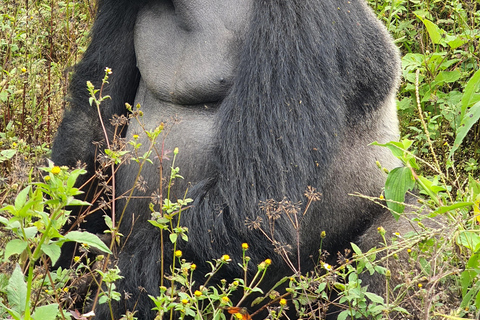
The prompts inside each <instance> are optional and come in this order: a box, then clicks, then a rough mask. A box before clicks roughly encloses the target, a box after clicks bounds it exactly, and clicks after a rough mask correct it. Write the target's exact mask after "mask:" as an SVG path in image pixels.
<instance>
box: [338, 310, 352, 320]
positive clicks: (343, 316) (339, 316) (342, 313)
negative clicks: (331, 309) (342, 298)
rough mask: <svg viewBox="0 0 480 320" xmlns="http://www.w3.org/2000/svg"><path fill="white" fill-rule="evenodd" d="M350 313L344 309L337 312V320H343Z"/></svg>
mask: <svg viewBox="0 0 480 320" xmlns="http://www.w3.org/2000/svg"><path fill="white" fill-rule="evenodd" d="M349 315H350V311H348V310H344V311H342V312H340V313H339V314H338V317H337V320H345V319H347V317H348V316H349Z"/></svg>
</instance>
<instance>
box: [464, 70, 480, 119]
mask: <svg viewBox="0 0 480 320" xmlns="http://www.w3.org/2000/svg"><path fill="white" fill-rule="evenodd" d="M479 87H480V69H479V70H477V72H475V73H474V74H473V76H472V77H471V78H470V80H468V82H467V85H466V86H465V90H464V91H463V97H462V116H463V114H465V112H466V110H467V109H468V108H469V107H471V106H472V105H474V104H475V103H477V102H478V101H479V99H480V97H479V96H478V95H476V92H477V91H478V89H479Z"/></svg>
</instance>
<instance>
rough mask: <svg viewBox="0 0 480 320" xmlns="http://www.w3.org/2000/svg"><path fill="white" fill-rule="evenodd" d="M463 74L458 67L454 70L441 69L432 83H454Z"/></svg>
mask: <svg viewBox="0 0 480 320" xmlns="http://www.w3.org/2000/svg"><path fill="white" fill-rule="evenodd" d="M461 75H462V73H461V72H460V70H458V69H455V70H453V71H440V72H439V73H438V75H437V76H436V77H435V80H434V81H433V83H432V84H435V85H441V84H443V83H452V82H455V81H457V80H458V79H460V76H461Z"/></svg>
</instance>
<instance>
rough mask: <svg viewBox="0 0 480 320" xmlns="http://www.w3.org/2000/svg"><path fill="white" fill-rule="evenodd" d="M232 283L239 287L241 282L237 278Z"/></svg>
mask: <svg viewBox="0 0 480 320" xmlns="http://www.w3.org/2000/svg"><path fill="white" fill-rule="evenodd" d="M232 284H233V285H234V286H235V287H238V285H239V284H240V283H239V282H238V281H237V280H235V281H233V282H232Z"/></svg>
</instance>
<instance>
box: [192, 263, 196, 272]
mask: <svg viewBox="0 0 480 320" xmlns="http://www.w3.org/2000/svg"><path fill="white" fill-rule="evenodd" d="M195 269H197V265H196V264H195V263H192V265H191V266H190V270H192V271H193V270H195Z"/></svg>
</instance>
